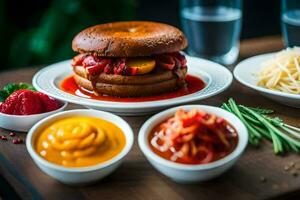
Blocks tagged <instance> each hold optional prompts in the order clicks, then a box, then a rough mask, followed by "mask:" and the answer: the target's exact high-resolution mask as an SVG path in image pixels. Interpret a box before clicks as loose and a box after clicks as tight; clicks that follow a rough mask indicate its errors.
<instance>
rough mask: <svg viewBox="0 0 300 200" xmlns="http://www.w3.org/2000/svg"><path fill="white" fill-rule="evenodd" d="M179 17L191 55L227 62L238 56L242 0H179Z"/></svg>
mask: <svg viewBox="0 0 300 200" xmlns="http://www.w3.org/2000/svg"><path fill="white" fill-rule="evenodd" d="M180 18H181V25H182V28H183V31H184V33H185V35H186V36H187V38H188V41H189V46H188V49H187V53H188V54H189V55H192V56H198V57H202V58H206V59H210V60H213V61H215V62H218V63H221V64H224V65H230V64H233V63H234V62H235V61H236V60H237V57H238V54H239V38H240V32H241V22H242V0H180Z"/></svg>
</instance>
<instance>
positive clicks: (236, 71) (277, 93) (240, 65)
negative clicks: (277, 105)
mask: <svg viewBox="0 0 300 200" xmlns="http://www.w3.org/2000/svg"><path fill="white" fill-rule="evenodd" d="M275 54H276V52H274V53H266V54H260V55H257V56H252V57H250V58H247V59H245V60H243V61H241V62H240V63H238V64H237V65H236V67H235V68H234V70H233V75H234V77H235V79H236V80H237V81H239V82H240V83H241V84H243V85H245V86H247V87H250V88H252V89H254V90H257V91H260V92H262V93H267V94H271V95H275V96H280V97H286V98H291V99H299V100H300V95H298V94H289V93H285V92H281V91H276V90H271V89H268V88H264V87H261V86H258V85H255V84H252V83H250V82H248V81H246V80H244V79H243V78H241V77H240V75H239V70H240V69H241V68H244V67H246V64H245V63H247V62H249V61H251V60H254V59H258V58H262V57H266V58H267V57H268V58H269V57H271V56H274V55H275ZM259 64H260V63H259ZM248 68H249V67H248ZM249 76H254V75H253V74H251V73H250V72H249Z"/></svg>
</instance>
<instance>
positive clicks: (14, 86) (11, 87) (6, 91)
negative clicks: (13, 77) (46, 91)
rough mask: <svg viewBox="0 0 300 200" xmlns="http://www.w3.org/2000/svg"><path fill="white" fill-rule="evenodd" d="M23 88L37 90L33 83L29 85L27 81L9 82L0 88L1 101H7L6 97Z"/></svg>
mask: <svg viewBox="0 0 300 200" xmlns="http://www.w3.org/2000/svg"><path fill="white" fill-rule="evenodd" d="M22 89H26V90H32V91H36V90H35V88H34V87H33V86H32V85H29V84H27V83H11V84H7V85H6V86H4V88H3V89H2V90H0V102H3V101H5V99H6V98H7V97H9V95H11V94H12V93H14V92H15V91H17V90H22Z"/></svg>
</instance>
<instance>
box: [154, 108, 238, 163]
mask: <svg viewBox="0 0 300 200" xmlns="http://www.w3.org/2000/svg"><path fill="white" fill-rule="evenodd" d="M237 141H238V135H237V133H236V130H235V129H234V127H233V126H232V125H230V124H229V123H228V122H227V121H226V120H225V119H223V118H221V117H218V116H216V115H214V114H210V113H207V112H204V111H202V110H198V109H192V110H189V111H185V110H182V109H179V110H178V111H177V112H176V113H175V115H174V116H172V117H170V118H169V119H167V120H166V121H164V122H163V123H161V124H159V125H158V126H156V127H155V128H154V129H153V130H152V132H151V133H150V134H149V142H150V146H151V149H152V150H153V151H154V152H155V153H156V154H158V155H160V156H161V157H163V158H165V159H168V160H171V161H174V162H179V163H184V164H205V163H210V162H213V161H215V160H219V159H221V158H223V157H225V156H227V155H228V154H230V153H231V152H232V151H233V150H234V149H235V148H236V145H237Z"/></svg>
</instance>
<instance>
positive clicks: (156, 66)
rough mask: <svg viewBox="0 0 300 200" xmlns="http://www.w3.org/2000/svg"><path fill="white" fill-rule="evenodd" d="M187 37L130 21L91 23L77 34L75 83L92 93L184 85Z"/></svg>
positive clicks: (147, 92)
mask: <svg viewBox="0 0 300 200" xmlns="http://www.w3.org/2000/svg"><path fill="white" fill-rule="evenodd" d="M186 47H187V39H186V37H185V36H184V34H183V33H182V32H181V31H180V30H179V29H177V28H175V27H173V26H170V25H166V24H162V23H156V22H146V21H129V22H114V23H107V24H100V25H96V26H93V27H89V28H87V29H85V30H83V31H81V32H80V33H79V34H77V35H76V36H75V38H74V39H73V42H72V48H73V50H74V51H76V52H78V53H79V54H78V55H77V56H75V57H74V58H73V61H72V66H73V71H74V80H75V82H76V84H77V85H78V86H79V87H80V88H82V89H84V90H87V91H91V92H93V93H94V94H95V95H109V96H117V97H140V96H151V95H157V94H161V93H166V92H171V91H174V90H178V89H179V88H182V87H184V86H185V76H186V74H187V66H186V59H185V57H184V55H183V54H181V53H180V50H183V49H185V48H186Z"/></svg>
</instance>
